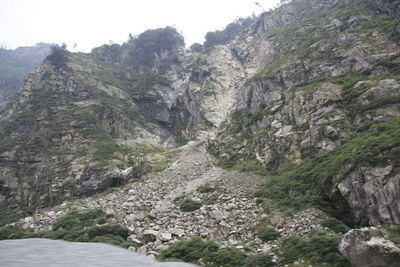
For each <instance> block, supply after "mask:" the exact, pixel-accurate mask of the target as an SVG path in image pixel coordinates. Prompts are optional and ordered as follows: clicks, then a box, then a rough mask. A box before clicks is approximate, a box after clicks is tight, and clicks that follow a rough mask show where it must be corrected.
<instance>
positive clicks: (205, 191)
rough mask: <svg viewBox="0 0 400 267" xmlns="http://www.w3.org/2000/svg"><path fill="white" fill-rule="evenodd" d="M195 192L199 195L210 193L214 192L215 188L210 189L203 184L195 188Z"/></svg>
mask: <svg viewBox="0 0 400 267" xmlns="http://www.w3.org/2000/svg"><path fill="white" fill-rule="evenodd" d="M197 191H198V192H200V193H210V192H214V191H215V188H214V187H212V186H211V185H210V184H203V185H200V186H199V187H197Z"/></svg>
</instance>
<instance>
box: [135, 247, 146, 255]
mask: <svg viewBox="0 0 400 267" xmlns="http://www.w3.org/2000/svg"><path fill="white" fill-rule="evenodd" d="M137 252H138V253H140V254H143V255H146V254H147V248H146V246H141V247H139V248H138V249H137Z"/></svg>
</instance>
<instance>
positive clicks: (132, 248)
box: [128, 246, 136, 252]
mask: <svg viewBox="0 0 400 267" xmlns="http://www.w3.org/2000/svg"><path fill="white" fill-rule="evenodd" d="M128 250H129V251H132V252H136V248H135V247H134V246H129V248H128Z"/></svg>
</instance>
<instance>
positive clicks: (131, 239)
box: [126, 235, 143, 245]
mask: <svg viewBox="0 0 400 267" xmlns="http://www.w3.org/2000/svg"><path fill="white" fill-rule="evenodd" d="M126 240H127V241H129V242H133V243H136V244H138V245H142V244H143V242H142V241H140V240H139V239H137V237H136V235H130V236H128V238H127V239H126Z"/></svg>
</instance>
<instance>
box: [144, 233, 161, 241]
mask: <svg viewBox="0 0 400 267" xmlns="http://www.w3.org/2000/svg"><path fill="white" fill-rule="evenodd" d="M158 234H159V232H158V231H154V230H145V231H144V232H143V240H144V241H145V242H146V243H148V242H154V241H156V240H157V236H158Z"/></svg>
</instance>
